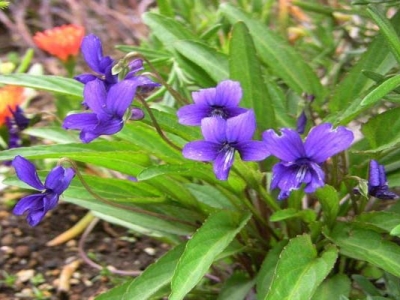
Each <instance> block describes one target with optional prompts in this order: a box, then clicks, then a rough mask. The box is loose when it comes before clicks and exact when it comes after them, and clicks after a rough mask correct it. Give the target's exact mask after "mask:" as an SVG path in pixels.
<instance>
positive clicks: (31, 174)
mask: <svg viewBox="0 0 400 300" xmlns="http://www.w3.org/2000/svg"><path fill="white" fill-rule="evenodd" d="M12 166H13V167H14V168H15V172H16V173H17V177H18V178H19V179H20V180H21V181H23V182H25V183H26V184H29V185H30V186H31V187H33V188H35V189H37V190H44V189H45V187H44V185H43V184H42V182H41V181H40V179H39V176H38V174H37V172H36V168H35V166H34V165H33V164H32V163H31V162H30V161H29V160H27V159H26V158H24V157H22V156H20V155H17V156H16V157H15V158H14V159H13V161H12Z"/></svg>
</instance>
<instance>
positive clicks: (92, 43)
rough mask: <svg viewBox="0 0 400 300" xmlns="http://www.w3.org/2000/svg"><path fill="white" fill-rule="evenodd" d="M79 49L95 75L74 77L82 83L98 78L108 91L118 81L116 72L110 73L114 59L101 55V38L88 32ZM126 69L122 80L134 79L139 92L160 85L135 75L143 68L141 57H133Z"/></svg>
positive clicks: (147, 90) (142, 76)
mask: <svg viewBox="0 0 400 300" xmlns="http://www.w3.org/2000/svg"><path fill="white" fill-rule="evenodd" d="M81 50H82V55H83V58H84V59H85V61H86V63H87V64H88V66H89V67H90V68H91V69H92V70H93V71H94V72H95V73H96V75H93V74H90V73H89V74H81V75H78V76H75V77H74V78H75V79H76V80H78V81H79V82H81V83H83V84H87V83H88V82H91V81H93V80H95V79H100V80H101V81H102V82H103V83H104V85H105V88H106V90H107V91H108V90H109V89H110V88H111V86H113V85H114V84H116V83H117V82H118V74H115V75H113V74H112V68H113V67H114V65H115V63H116V61H115V60H114V59H112V58H111V57H110V56H103V46H102V44H101V40H100V38H99V37H97V36H96V35H94V34H89V35H87V36H85V37H84V38H83V41H82V45H81ZM128 69H129V71H128V73H127V74H126V76H125V78H124V80H134V81H135V82H136V86H137V87H140V92H149V91H151V90H153V89H154V88H156V87H159V86H160V84H159V83H155V82H153V81H152V80H151V79H150V78H148V77H146V76H144V75H136V73H137V72H139V71H142V70H143V69H144V67H143V61H142V60H141V59H135V60H133V61H132V62H130V63H129V66H128ZM83 104H84V105H85V104H86V103H85V102H84V103H83Z"/></svg>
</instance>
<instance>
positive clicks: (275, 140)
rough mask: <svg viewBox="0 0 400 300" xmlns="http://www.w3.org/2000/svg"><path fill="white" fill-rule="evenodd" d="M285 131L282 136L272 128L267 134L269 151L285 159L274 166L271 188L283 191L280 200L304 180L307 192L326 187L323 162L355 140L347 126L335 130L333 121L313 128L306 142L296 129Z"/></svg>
mask: <svg viewBox="0 0 400 300" xmlns="http://www.w3.org/2000/svg"><path fill="white" fill-rule="evenodd" d="M281 132H282V135H278V134H276V133H275V132H274V131H273V130H272V129H270V130H267V131H265V132H264V133H263V140H264V142H265V144H266V146H267V150H268V151H269V152H271V153H272V154H273V155H275V156H276V157H278V158H279V159H280V160H281V162H279V163H277V164H276V165H275V166H274V167H273V170H272V172H273V175H272V180H271V189H275V188H280V190H281V191H280V194H279V197H278V199H279V200H282V199H285V198H287V197H288V196H289V194H290V192H291V191H293V190H297V189H299V188H300V187H301V185H302V184H303V183H304V184H305V189H304V191H305V192H306V193H312V192H314V191H315V190H316V189H317V188H319V187H322V186H323V185H324V184H325V183H324V178H325V174H324V171H323V170H322V168H321V166H320V165H321V164H322V163H323V162H324V161H326V160H327V159H328V158H329V157H331V156H332V155H335V154H337V153H339V152H341V151H343V150H345V149H347V148H348V147H350V145H351V143H352V141H353V139H354V135H353V133H352V132H351V131H350V130H348V129H347V128H345V127H343V126H339V127H337V128H336V129H333V128H332V124H329V123H324V124H320V125H318V126H315V127H313V128H312V129H311V131H310V132H309V134H308V136H307V138H306V140H305V142H304V143H303V141H302V140H301V137H300V135H299V133H298V132H296V131H295V130H293V129H289V128H283V129H281Z"/></svg>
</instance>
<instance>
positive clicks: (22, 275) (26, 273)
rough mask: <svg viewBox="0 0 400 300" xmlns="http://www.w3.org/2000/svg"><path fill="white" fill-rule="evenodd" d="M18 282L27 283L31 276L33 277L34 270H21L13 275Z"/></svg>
mask: <svg viewBox="0 0 400 300" xmlns="http://www.w3.org/2000/svg"><path fill="white" fill-rule="evenodd" d="M15 275H16V276H17V278H18V280H19V281H20V282H27V281H29V280H30V279H31V278H32V277H33V276H35V270H33V269H28V270H21V271H19V272H17V273H16V274H15Z"/></svg>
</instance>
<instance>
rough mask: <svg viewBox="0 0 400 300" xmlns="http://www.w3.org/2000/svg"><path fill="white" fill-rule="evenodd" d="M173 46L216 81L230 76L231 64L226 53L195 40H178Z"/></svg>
mask: <svg viewBox="0 0 400 300" xmlns="http://www.w3.org/2000/svg"><path fill="white" fill-rule="evenodd" d="M173 46H174V48H175V49H176V50H177V51H178V52H179V54H180V55H182V56H183V57H185V58H186V59H188V60H190V61H191V62H193V63H194V64H195V65H196V66H197V67H198V68H201V69H202V70H204V71H205V73H206V74H207V75H208V76H209V77H210V78H211V79H213V80H214V81H215V82H220V81H222V80H224V79H228V78H229V71H228V70H229V64H228V58H227V56H226V55H225V54H223V53H221V52H218V51H216V50H215V49H213V48H211V47H209V46H207V45H205V44H202V43H199V42H194V41H177V42H175V43H174V45H173Z"/></svg>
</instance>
